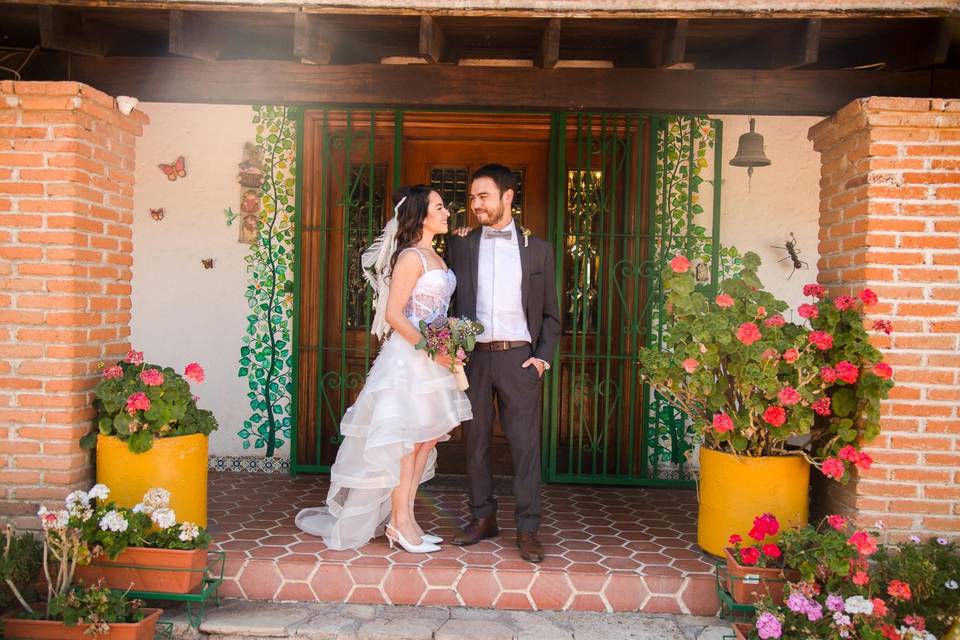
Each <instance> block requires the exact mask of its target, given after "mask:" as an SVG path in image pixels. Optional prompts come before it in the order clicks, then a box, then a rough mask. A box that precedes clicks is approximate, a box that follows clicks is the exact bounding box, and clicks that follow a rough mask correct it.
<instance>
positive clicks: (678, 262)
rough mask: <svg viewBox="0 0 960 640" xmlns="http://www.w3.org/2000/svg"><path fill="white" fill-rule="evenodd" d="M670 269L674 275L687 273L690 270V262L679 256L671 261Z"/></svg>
mask: <svg viewBox="0 0 960 640" xmlns="http://www.w3.org/2000/svg"><path fill="white" fill-rule="evenodd" d="M670 268H671V269H673V272H674V273H686V272H687V271H689V270H690V261H689V260H687V259H686V258H684V257H683V256H677V257H675V258H674V259H673V260H671V261H670Z"/></svg>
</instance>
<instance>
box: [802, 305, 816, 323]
mask: <svg viewBox="0 0 960 640" xmlns="http://www.w3.org/2000/svg"><path fill="white" fill-rule="evenodd" d="M797 315H798V316H800V317H801V318H806V319H807V320H812V319H814V318H816V317H817V316H818V315H820V310H819V309H817V305H815V304H802V305H800V306H799V307H797Z"/></svg>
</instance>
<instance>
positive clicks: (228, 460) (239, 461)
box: [207, 456, 290, 473]
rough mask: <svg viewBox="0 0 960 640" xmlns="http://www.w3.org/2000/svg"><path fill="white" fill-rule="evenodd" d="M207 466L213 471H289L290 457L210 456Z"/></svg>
mask: <svg viewBox="0 0 960 640" xmlns="http://www.w3.org/2000/svg"><path fill="white" fill-rule="evenodd" d="M207 466H208V467H209V468H210V469H211V470H213V471H244V472H247V473H289V471H290V459H289V458H277V457H273V458H263V457H258V456H210V457H209V458H208V462H207Z"/></svg>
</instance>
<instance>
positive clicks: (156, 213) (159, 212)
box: [150, 207, 164, 222]
mask: <svg viewBox="0 0 960 640" xmlns="http://www.w3.org/2000/svg"><path fill="white" fill-rule="evenodd" d="M163 215H164V211H163V207H160V208H159V209H152V208H151V209H150V217H151V218H153V219H154V220H156V221H157V222H160V221H161V220H163Z"/></svg>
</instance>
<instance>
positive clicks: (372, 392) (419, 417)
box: [296, 185, 472, 553]
mask: <svg viewBox="0 0 960 640" xmlns="http://www.w3.org/2000/svg"><path fill="white" fill-rule="evenodd" d="M397 196H401V197H400V199H399V202H397V205H396V206H395V207H394V209H393V211H394V217H393V218H392V219H391V220H390V221H389V222H388V223H387V225H386V226H385V227H384V229H383V232H382V233H381V234H380V237H379V238H377V240H376V241H375V242H374V243H373V244H372V245H371V246H370V247H369V248H368V249H367V250H366V251H364V253H363V257H362V258H361V261H362V264H363V268H364V275H365V276H366V278H367V280H369V281H370V283H371V285H373V287H374V291H375V294H376V296H377V301H376V313H375V315H374V320H373V325H372V327H371V332H372V333H373V334H374V335H376V336H377V337H378V338H381V339H382V338H383V337H384V336H385V335H388V336H389V337H388V338H387V340H386V342H385V343H384V344H383V346H382V348H381V349H380V353H379V355H378V356H377V358H376V360H374V362H373V366H372V367H371V368H370V373H369V374H368V375H367V380H366V383H365V384H364V387H363V389H362V390H361V391H360V394H359V396H357V400H356V402H355V403H354V404H353V406H352V407H350V408H349V409H347V412H346V414H344V416H343V419H342V420H341V422H340V434H341V435H342V436H343V442H341V444H340V449H339V450H338V451H337V459H336V462H335V463H334V464H333V467H331V469H330V489H329V492H328V493H327V506H326V507H314V508H310V509H304V510H303V511H301V512H300V513H298V514H297V518H296V524H297V526H298V527H299V528H300V529H302V530H303V531H305V532H307V533H310V534H313V535H317V536H322V537H323V540H324V542H325V543H326V545H327V546H328V547H329V548H331V549H352V548H356V547H360V546H363V545H365V544H367V543H368V542H369V541H370V540H371V539H372V538H374V537H376V536H378V535H381V533H383V530H384V525H386V534H387V538H388V539H389V541H390V546H391V547H392V546H393V544H394V543H399V544H400V546H401V547H403V548H404V549H406V550H407V551H409V552H412V553H426V552H430V551H437V550H439V549H440V547H439V546H438V545H439V544H440V543H441V542H442V539H441V538H439V537H438V536H435V535H429V534H425V533H424V532H423V530H422V529H421V528H420V527H419V525H417V522H416V520H415V519H414V515H413V501H414V498H415V497H416V494H417V487H418V486H419V484H420V483H421V482H425V481H427V480H429V479H430V478H432V477H433V474H434V467H435V466H436V459H437V452H436V449H435V447H436V444H437V442H440V441H443V440H447V439H449V437H450V436H449V435H448V434H449V432H450V431H451V430H453V428H454V427H456V426H457V425H458V424H460V423H461V422H463V421H464V420H470V419H471V418H472V414H471V411H470V402H469V401H468V400H467V396H466V395H465V394H464V393H463V392H462V391H460V390H459V388H458V387H457V383H456V380H455V378H454V376H453V374H452V373H451V372H450V365H451V360H450V358H449V357H448V356H442V355H438V356H436V357H435V358H434V359H433V360H432V361H431V358H430V357H429V356H428V355H427V353H426V352H425V351H418V350H416V349H415V348H414V345H415V344H417V343H418V342H419V341H420V330H419V328H418V327H419V322H420V320H424V321H426V322H427V323H429V322H431V321H432V320H433V319H434V318H437V317H440V316H445V315H446V313H447V305H448V304H449V302H450V296H451V295H453V290H454V289H455V288H456V277H455V276H454V274H453V272H452V271H449V270H447V269H446V267H445V265H444V262H443V260H442V259H441V258H440V256H438V255H437V254H436V252H435V251H434V250H433V238H434V236H436V235H437V234H443V233H446V232H447V218H449V217H450V212H449V211H447V208H446V207H445V206H444V205H443V199H442V198H441V197H440V194H439V193H437V192H436V191H433V190H432V189H430V187H427V186H425V185H414V186H412V187H404V188H402V189H401V190H399V191H398V192H397ZM388 521H389V522H388Z"/></svg>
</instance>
